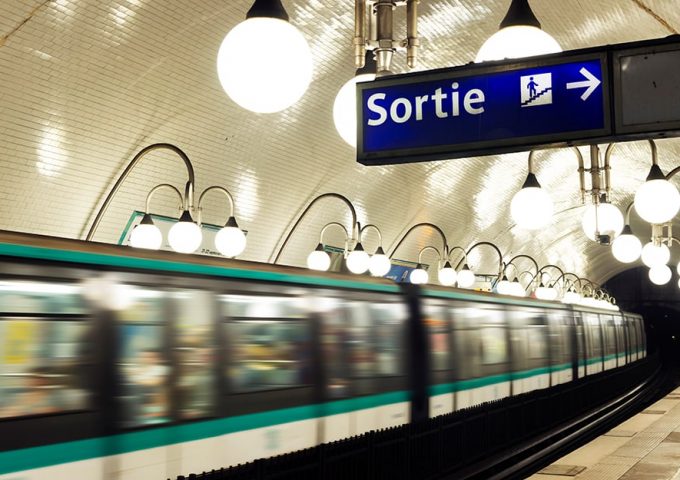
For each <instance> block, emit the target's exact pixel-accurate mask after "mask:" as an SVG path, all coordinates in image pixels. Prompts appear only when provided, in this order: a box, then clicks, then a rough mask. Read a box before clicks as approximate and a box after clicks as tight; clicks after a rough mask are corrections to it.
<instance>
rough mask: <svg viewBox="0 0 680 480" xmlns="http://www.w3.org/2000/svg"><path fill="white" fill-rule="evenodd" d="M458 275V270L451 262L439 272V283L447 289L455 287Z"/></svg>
mask: <svg viewBox="0 0 680 480" xmlns="http://www.w3.org/2000/svg"><path fill="white" fill-rule="evenodd" d="M457 278H458V274H457V273H456V269H455V268H453V267H452V266H451V264H450V263H449V262H446V263H445V264H444V268H442V269H441V270H439V283H441V284H442V285H444V286H445V287H451V286H453V285H455V283H456V279H457Z"/></svg>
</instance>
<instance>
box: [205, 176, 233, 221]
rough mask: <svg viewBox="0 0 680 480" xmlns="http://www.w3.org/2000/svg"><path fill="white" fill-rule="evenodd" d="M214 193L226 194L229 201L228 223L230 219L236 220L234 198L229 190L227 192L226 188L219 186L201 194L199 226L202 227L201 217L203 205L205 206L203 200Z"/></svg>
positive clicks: (209, 188)
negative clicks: (210, 193)
mask: <svg viewBox="0 0 680 480" xmlns="http://www.w3.org/2000/svg"><path fill="white" fill-rule="evenodd" d="M212 191H216V192H221V193H223V194H224V196H225V197H227V200H228V201H229V218H228V219H227V222H229V220H230V219H232V218H234V197H232V196H231V193H229V190H227V189H226V188H224V187H220V186H217V185H214V186H212V187H208V188H206V189H205V190H203V193H201V196H200V197H199V198H198V224H199V225H201V215H202V212H203V207H201V205H202V204H203V199H204V198H205V196H206V195H207V194H208V193H209V192H212Z"/></svg>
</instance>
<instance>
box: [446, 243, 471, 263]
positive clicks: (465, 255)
mask: <svg viewBox="0 0 680 480" xmlns="http://www.w3.org/2000/svg"><path fill="white" fill-rule="evenodd" d="M456 250H460V251H461V252H463V258H464V259H465V263H468V259H467V252H466V251H465V249H464V248H463V247H459V246H455V247H453V248H452V249H450V250H449V254H448V255H447V256H446V259H447V260H448V261H451V254H452V253H453V252H455V251H456ZM458 264H459V265H460V263H458Z"/></svg>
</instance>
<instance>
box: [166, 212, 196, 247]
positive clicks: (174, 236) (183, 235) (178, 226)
mask: <svg viewBox="0 0 680 480" xmlns="http://www.w3.org/2000/svg"><path fill="white" fill-rule="evenodd" d="M202 240H203V233H202V232H201V227H199V226H198V225H197V224H196V222H194V219H193V218H192V217H191V213H189V210H184V211H183V212H182V215H181V216H180V217H179V221H178V222H177V223H175V224H174V225H173V226H172V228H171V229H170V231H169V232H168V243H170V246H171V247H172V248H173V250H175V251H176V252H179V253H194V252H195V251H196V250H197V249H198V247H199V246H200V245H201V241H202Z"/></svg>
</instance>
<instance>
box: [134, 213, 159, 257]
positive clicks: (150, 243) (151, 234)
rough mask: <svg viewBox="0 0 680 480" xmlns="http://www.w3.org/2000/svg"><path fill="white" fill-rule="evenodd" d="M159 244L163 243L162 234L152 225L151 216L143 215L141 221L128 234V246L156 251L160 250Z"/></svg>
mask: <svg viewBox="0 0 680 480" xmlns="http://www.w3.org/2000/svg"><path fill="white" fill-rule="evenodd" d="M161 243H163V234H162V233H161V231H160V230H159V229H158V227H157V226H156V225H154V223H153V220H152V219H151V215H149V214H148V213H145V214H144V216H143V217H142V221H141V222H139V225H137V226H136V227H135V228H134V229H132V233H130V245H131V246H133V247H136V248H147V249H149V250H158V249H159V248H161Z"/></svg>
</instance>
